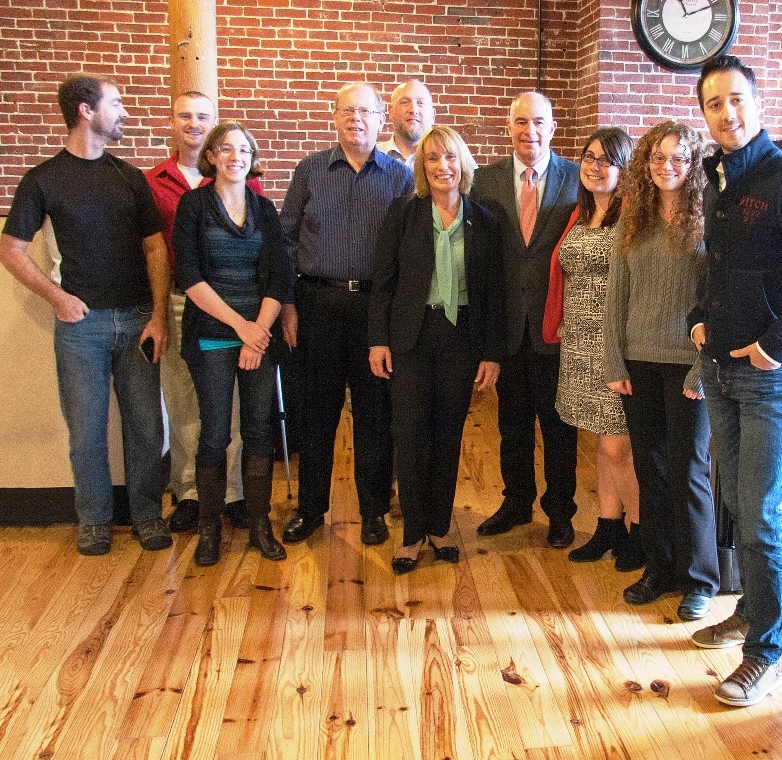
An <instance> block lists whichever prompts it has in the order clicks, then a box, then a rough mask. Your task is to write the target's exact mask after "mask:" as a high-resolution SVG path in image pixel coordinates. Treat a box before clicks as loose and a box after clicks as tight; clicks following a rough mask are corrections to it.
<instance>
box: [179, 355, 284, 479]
mask: <svg viewBox="0 0 782 760" xmlns="http://www.w3.org/2000/svg"><path fill="white" fill-rule="evenodd" d="M240 350H241V349H240V348H218V349H216V350H213V351H200V352H199V353H198V356H197V357H196V358H195V359H192V360H190V361H188V363H187V366H188V368H189V369H190V374H191V376H192V377H193V385H194V386H195V390H196V396H198V409H199V413H200V416H201V434H200V436H199V439H198V452H197V453H196V465H201V466H203V467H218V466H220V465H221V464H222V463H223V462H225V458H226V457H225V451H226V449H227V448H228V444H229V443H231V410H232V406H233V397H234V381H236V382H237V384H238V386H239V430H240V432H241V436H242V445H243V451H245V452H246V453H248V454H255V455H256V456H259V457H269V456H272V455H273V454H274V434H273V425H272V420H271V410H272V401H273V399H274V391H275V380H274V372H275V367H274V365H273V364H272V363H271V361H269V359H268V358H267V357H266V356H264V357H263V359H262V361H261V366H260V367H258V369H252V370H245V369H239V351H240Z"/></svg>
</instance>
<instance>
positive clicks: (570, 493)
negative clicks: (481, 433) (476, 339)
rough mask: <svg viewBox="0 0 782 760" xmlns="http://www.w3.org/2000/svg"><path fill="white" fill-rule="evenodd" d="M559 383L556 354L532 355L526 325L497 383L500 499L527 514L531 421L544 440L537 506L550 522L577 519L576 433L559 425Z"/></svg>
mask: <svg viewBox="0 0 782 760" xmlns="http://www.w3.org/2000/svg"><path fill="white" fill-rule="evenodd" d="M558 382H559V354H539V353H537V352H536V351H534V350H533V349H532V345H531V342H530V339H529V325H527V328H526V330H525V332H524V338H523V340H522V343H521V347H520V348H519V350H518V351H517V352H516V353H515V354H514V355H513V356H510V357H508V358H506V359H505V360H504V361H503V362H502V370H501V372H500V377H499V379H498V380H497V398H498V401H499V406H498V422H499V428H500V436H501V441H500V472H501V473H502V479H503V482H504V483H505V490H504V491H503V495H504V496H505V497H506V498H507V499H511V500H513V501H515V502H517V503H518V504H519V506H520V507H521V508H522V509H532V505H533V503H534V501H535V498H536V496H537V488H536V485H535V417H537V418H538V421H539V423H540V431H541V433H542V436H543V473H544V476H545V478H546V491H545V493H544V494H543V496H541V499H540V506H541V507H542V509H543V511H544V512H545V514H546V515H547V516H548V517H549V518H551V517H567V518H570V517H572V516H573V515H574V514H575V513H576V503H575V501H574V499H573V497H574V496H575V493H576V448H577V440H578V431H577V430H576V428H574V427H573V426H572V425H567V424H566V423H564V422H562V420H561V419H560V417H559V413H558V412H557V410H556V408H555V407H554V403H555V401H556V398H557V383H558Z"/></svg>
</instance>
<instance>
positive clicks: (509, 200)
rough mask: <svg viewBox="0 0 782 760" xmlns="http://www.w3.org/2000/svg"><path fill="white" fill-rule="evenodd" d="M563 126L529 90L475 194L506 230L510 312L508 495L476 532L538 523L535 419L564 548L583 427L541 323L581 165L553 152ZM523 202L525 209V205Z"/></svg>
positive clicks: (556, 531)
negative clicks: (571, 415) (507, 143)
mask: <svg viewBox="0 0 782 760" xmlns="http://www.w3.org/2000/svg"><path fill="white" fill-rule="evenodd" d="M556 127H557V122H556V121H554V118H553V115H552V109H551V102H550V101H549V100H548V98H546V97H545V96H543V95H541V94H540V93H537V92H525V93H523V94H521V95H520V96H519V97H518V98H516V100H514V101H513V104H512V105H511V108H510V119H509V121H508V132H509V134H510V137H511V142H512V144H513V149H514V151H513V155H512V156H508V157H507V158H503V159H502V160H501V161H498V162H496V163H494V164H491V165H490V166H487V167H484V168H482V169H479V170H478V171H477V173H476V175H475V184H474V186H473V190H472V197H473V198H474V199H475V200H476V201H477V202H478V203H481V204H483V205H484V206H487V207H488V208H490V209H491V210H492V211H494V212H495V213H496V214H497V216H498V217H499V218H500V220H501V224H502V225H503V232H504V238H505V241H506V243H505V251H504V257H505V279H506V282H505V287H506V297H507V313H508V352H507V353H508V357H507V359H505V360H504V361H503V363H502V372H501V373H500V378H499V380H498V382H497V395H498V399H499V428H500V435H501V437H502V441H501V444H500V470H501V472H502V478H503V481H504V483H505V490H504V491H503V495H504V497H505V499H504V501H503V502H502V505H501V506H500V508H499V509H498V510H497V512H495V513H494V514H493V515H492V516H491V517H489V518H488V519H487V520H485V521H484V522H483V523H481V524H480V525H479V526H478V533H480V534H481V535H484V536H491V535H495V534H498V533H505V532H507V531H509V530H511V528H513V527H514V526H515V525H524V524H526V523H529V522H531V521H532V505H533V503H534V501H535V498H536V496H537V489H536V487H535V417H536V416H537V418H538V421H539V422H540V428H541V432H542V434H543V451H544V474H545V478H546V491H545V493H544V494H543V496H541V499H540V505H541V507H542V509H543V511H544V512H545V513H546V515H547V516H548V518H549V532H548V537H547V540H548V543H549V544H550V545H551V546H553V547H557V548H564V547H566V546H569V545H570V544H571V543H572V542H573V538H574V534H573V525H572V523H571V518H572V517H573V515H574V514H575V512H576V504H575V501H574V500H573V496H574V494H575V490H576V429H575V428H574V427H571V426H570V425H566V424H565V423H564V422H562V420H561V419H560V418H559V414H558V413H557V411H556V409H555V408H554V401H555V399H556V394H557V381H558V378H559V345H552V344H547V343H545V342H544V341H543V335H542V326H543V310H544V307H545V304H546V294H547V291H548V279H549V265H550V261H551V254H552V251H553V250H554V247H555V246H556V244H557V241H558V240H559V238H560V236H561V235H562V233H563V231H564V229H565V226H566V224H567V222H568V219H569V218H570V215H571V213H572V211H573V209H574V208H575V205H576V195H577V192H578V166H577V165H576V164H574V163H573V162H572V161H567V160H565V159H563V158H561V157H559V156H557V155H556V154H555V153H554V152H553V151H552V150H551V149H550V147H549V144H550V142H551V137H552V136H553V134H554V130H555V129H556ZM527 170H529V171H527ZM527 199H530V200H527ZM520 201H521V202H522V203H523V204H526V205H523V206H521V207H520V205H519V204H520ZM522 228H523V229H522Z"/></svg>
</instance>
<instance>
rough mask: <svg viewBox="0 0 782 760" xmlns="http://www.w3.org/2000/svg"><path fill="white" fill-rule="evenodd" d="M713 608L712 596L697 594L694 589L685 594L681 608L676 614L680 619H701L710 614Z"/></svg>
mask: <svg viewBox="0 0 782 760" xmlns="http://www.w3.org/2000/svg"><path fill="white" fill-rule="evenodd" d="M710 609H711V597H710V596H706V595H704V594H696V593H695V592H694V591H690V593H689V594H685V595H684V599H682V603H681V604H680V605H679V609H678V610H677V611H676V614H677V615H678V616H679V619H680V620H700V619H701V618H704V617H706V615H708V614H709V610H710Z"/></svg>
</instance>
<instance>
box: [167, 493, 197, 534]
mask: <svg viewBox="0 0 782 760" xmlns="http://www.w3.org/2000/svg"><path fill="white" fill-rule="evenodd" d="M197 527H198V502H197V501H196V500H195V499H182V501H180V502H178V503H177V505H176V509H175V510H174V511H173V512H172V513H171V517H169V518H168V529H169V530H170V531H171V532H172V533H184V532H185V531H187V530H195V529H196V528H197Z"/></svg>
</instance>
